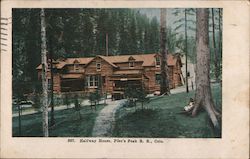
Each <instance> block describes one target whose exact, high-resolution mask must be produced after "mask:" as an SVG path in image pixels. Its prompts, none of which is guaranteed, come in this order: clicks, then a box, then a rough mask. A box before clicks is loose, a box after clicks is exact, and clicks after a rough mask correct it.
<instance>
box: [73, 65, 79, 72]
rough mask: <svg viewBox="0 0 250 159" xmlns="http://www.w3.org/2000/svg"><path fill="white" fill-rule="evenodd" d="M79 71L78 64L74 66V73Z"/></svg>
mask: <svg viewBox="0 0 250 159" xmlns="http://www.w3.org/2000/svg"><path fill="white" fill-rule="evenodd" d="M79 70H80V68H79V64H78V63H76V64H74V71H75V72H78V71H79Z"/></svg>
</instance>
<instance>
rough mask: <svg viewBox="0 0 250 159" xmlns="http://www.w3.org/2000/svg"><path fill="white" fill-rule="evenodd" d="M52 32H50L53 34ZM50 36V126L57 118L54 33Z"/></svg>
mask: <svg viewBox="0 0 250 159" xmlns="http://www.w3.org/2000/svg"><path fill="white" fill-rule="evenodd" d="M51 33H52V31H51ZM51 33H50V34H51ZM49 36H50V37H49V46H50V49H49V51H50V52H49V54H50V79H51V80H50V82H51V84H50V86H51V92H50V93H51V96H50V98H51V104H50V106H51V112H50V126H53V125H55V118H54V72H53V71H54V70H53V44H52V43H53V42H52V41H53V40H52V37H51V36H52V35H49Z"/></svg>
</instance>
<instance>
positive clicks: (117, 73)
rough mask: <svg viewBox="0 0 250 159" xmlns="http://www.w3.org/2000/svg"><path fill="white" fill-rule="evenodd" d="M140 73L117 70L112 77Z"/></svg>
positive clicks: (137, 71)
mask: <svg viewBox="0 0 250 159" xmlns="http://www.w3.org/2000/svg"><path fill="white" fill-rule="evenodd" d="M141 73H142V72H141V71H140V70H118V71H115V72H114V73H113V74H114V75H124V74H125V75H128V74H130V75H131V74H141Z"/></svg>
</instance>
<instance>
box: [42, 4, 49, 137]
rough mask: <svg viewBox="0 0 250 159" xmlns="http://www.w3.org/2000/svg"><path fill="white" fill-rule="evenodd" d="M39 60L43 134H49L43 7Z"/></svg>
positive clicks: (45, 135) (46, 135)
mask: <svg viewBox="0 0 250 159" xmlns="http://www.w3.org/2000/svg"><path fill="white" fill-rule="evenodd" d="M40 16H41V49H42V50H41V60H42V90H43V106H42V109H43V136H44V137H48V136H49V130H48V79H47V57H46V53H47V49H46V23H45V13H44V9H41V15H40Z"/></svg>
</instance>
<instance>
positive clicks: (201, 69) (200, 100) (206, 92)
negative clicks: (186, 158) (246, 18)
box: [192, 9, 219, 128]
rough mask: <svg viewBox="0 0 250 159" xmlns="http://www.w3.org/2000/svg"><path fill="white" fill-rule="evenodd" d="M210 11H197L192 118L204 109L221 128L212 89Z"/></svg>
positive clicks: (216, 125) (215, 124) (214, 123)
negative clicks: (194, 87)
mask: <svg viewBox="0 0 250 159" xmlns="http://www.w3.org/2000/svg"><path fill="white" fill-rule="evenodd" d="M208 14H209V11H208V9H197V39H196V45H197V57H196V58H197V59H196V61H197V63H196V76H195V77H196V80H195V81H196V86H197V88H196V91H195V106H194V109H193V112H192V116H195V115H196V114H197V111H198V108H199V107H201V106H202V107H203V108H205V110H206V111H207V112H208V115H209V117H210V119H211V121H212V123H213V125H214V127H216V128H218V127H219V122H218V119H217V117H216V115H219V113H218V112H217V111H216V110H215V108H214V102H213V98H212V93H211V87H210V52H209V45H208V43H209V40H208V38H209V30H208V18H209V16H208Z"/></svg>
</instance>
